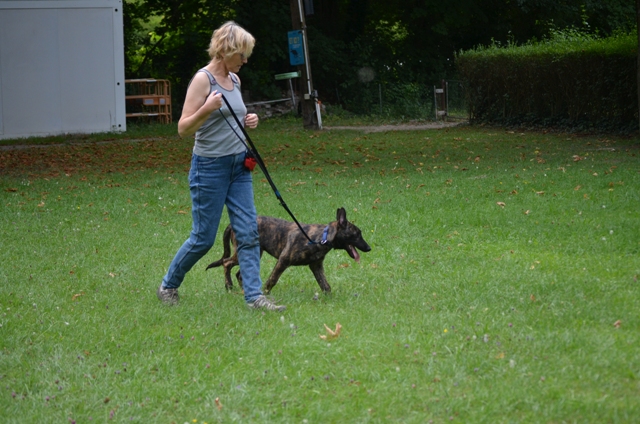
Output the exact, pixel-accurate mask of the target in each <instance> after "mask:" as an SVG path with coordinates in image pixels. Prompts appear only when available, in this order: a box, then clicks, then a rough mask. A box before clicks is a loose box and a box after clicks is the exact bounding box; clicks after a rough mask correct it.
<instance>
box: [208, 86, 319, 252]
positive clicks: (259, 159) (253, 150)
mask: <svg viewBox="0 0 640 424" xmlns="http://www.w3.org/2000/svg"><path fill="white" fill-rule="evenodd" d="M221 94H222V93H221ZM222 100H224V103H225V104H226V105H227V108H229V110H230V111H231V115H233V119H235V121H236V123H237V124H238V128H240V131H242V134H243V135H244V136H245V138H246V140H247V142H249V146H247V143H245V141H244V140H243V139H242V137H240V134H238V133H237V132H236V130H235V128H233V126H232V125H231V123H230V122H229V121H227V118H226V117H225V116H224V114H223V113H222V110H221V109H218V110H220V115H222V117H223V118H224V120H225V121H226V122H227V124H229V127H231V129H232V130H233V132H234V133H235V135H236V136H237V137H238V138H239V139H240V141H241V142H242V144H244V146H245V147H246V148H247V150H249V151H250V152H251V154H252V155H253V157H254V158H255V159H256V162H257V163H258V166H259V167H260V169H261V170H262V173H263V174H264V176H265V177H266V178H267V181H268V182H269V185H270V186H271V189H272V190H273V192H274V193H275V195H276V197H277V198H278V200H279V201H280V205H282V207H283V208H284V209H285V210H286V211H287V212H288V213H289V216H291V218H292V219H293V221H294V222H295V223H296V225H297V226H298V228H299V229H300V231H302V234H304V236H305V237H306V238H307V240H309V244H317V243H318V242H315V241H313V240H311V238H310V237H309V236H308V235H307V233H306V232H305V231H304V230H303V229H302V225H300V223H299V222H298V220H297V219H296V217H295V216H294V215H293V212H291V209H289V207H288V206H287V204H286V203H285V201H284V199H283V198H282V196H281V195H280V192H279V191H278V188H277V187H276V185H275V183H274V182H273V180H272V179H271V175H269V171H267V166H266V165H265V164H264V161H263V160H262V157H261V156H260V153H258V149H256V146H255V144H253V141H252V140H251V137H249V134H247V131H246V130H245V129H244V126H243V125H242V124H241V123H240V120H239V119H238V117H237V116H236V113H235V112H234V111H233V108H232V107H231V105H230V104H229V101H228V100H227V98H226V97H225V96H224V94H222ZM321 244H324V243H321Z"/></svg>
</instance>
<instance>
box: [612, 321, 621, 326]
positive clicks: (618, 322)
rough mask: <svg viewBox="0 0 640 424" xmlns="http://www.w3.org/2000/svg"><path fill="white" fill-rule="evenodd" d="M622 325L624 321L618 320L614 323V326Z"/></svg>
mask: <svg viewBox="0 0 640 424" xmlns="http://www.w3.org/2000/svg"><path fill="white" fill-rule="evenodd" d="M621 325H622V321H620V320H617V321H616V322H614V323H613V326H614V327H616V328H620V326H621Z"/></svg>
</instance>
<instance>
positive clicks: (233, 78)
mask: <svg viewBox="0 0 640 424" xmlns="http://www.w3.org/2000/svg"><path fill="white" fill-rule="evenodd" d="M229 76H230V77H231V81H233V83H234V84H238V85H242V83H241V82H240V77H239V76H238V74H234V73H233V72H229Z"/></svg>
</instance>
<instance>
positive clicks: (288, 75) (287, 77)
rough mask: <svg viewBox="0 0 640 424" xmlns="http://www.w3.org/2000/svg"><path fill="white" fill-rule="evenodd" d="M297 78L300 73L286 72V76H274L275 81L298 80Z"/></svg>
mask: <svg viewBox="0 0 640 424" xmlns="http://www.w3.org/2000/svg"><path fill="white" fill-rule="evenodd" d="M299 76H300V72H287V73H286V74H276V80H284V79H291V78H298V77H299Z"/></svg>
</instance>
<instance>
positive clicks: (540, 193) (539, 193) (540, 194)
mask: <svg viewBox="0 0 640 424" xmlns="http://www.w3.org/2000/svg"><path fill="white" fill-rule="evenodd" d="M536 194H537V195H538V196H542V195H543V194H544V191H536Z"/></svg>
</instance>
